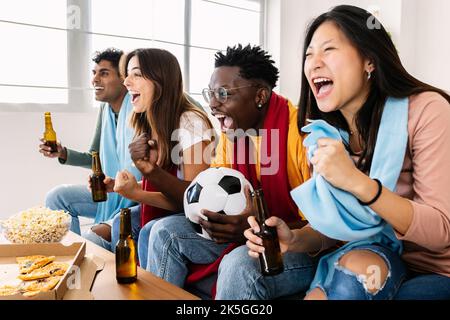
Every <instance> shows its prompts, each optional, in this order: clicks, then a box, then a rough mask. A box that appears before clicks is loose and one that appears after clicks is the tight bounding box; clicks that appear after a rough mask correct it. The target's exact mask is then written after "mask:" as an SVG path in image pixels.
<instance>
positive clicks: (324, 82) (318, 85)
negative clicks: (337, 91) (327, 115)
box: [312, 77, 333, 99]
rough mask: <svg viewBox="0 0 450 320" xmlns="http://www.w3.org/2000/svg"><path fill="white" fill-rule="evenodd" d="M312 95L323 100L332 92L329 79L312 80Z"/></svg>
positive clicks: (331, 84) (331, 82)
mask: <svg viewBox="0 0 450 320" xmlns="http://www.w3.org/2000/svg"><path fill="white" fill-rule="evenodd" d="M312 82H313V84H314V89H315V90H314V91H315V92H314V93H315V95H316V98H317V99H323V98H325V97H326V96H328V95H329V94H330V93H331V91H333V80H331V79H329V78H324V77H320V78H313V79H312Z"/></svg>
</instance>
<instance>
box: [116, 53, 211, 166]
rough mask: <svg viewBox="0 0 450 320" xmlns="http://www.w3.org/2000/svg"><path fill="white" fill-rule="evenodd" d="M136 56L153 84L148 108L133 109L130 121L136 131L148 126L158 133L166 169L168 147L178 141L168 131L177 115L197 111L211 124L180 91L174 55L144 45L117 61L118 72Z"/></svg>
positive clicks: (149, 130)
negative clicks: (153, 88)
mask: <svg viewBox="0 0 450 320" xmlns="http://www.w3.org/2000/svg"><path fill="white" fill-rule="evenodd" d="M134 56H136V57H137V59H138V61H139V66H140V69H141V72H142V76H143V77H144V78H146V79H149V80H151V81H152V82H153V83H154V85H155V93H154V96H153V101H152V104H151V106H149V108H148V109H147V110H146V111H145V112H143V113H141V114H137V113H133V115H132V116H131V120H130V121H131V125H132V127H133V128H134V130H135V134H136V135H140V134H142V133H148V134H149V135H151V133H152V130H154V131H155V132H156V135H157V136H158V145H159V152H160V157H161V159H162V161H161V166H162V167H163V168H165V169H168V168H170V167H171V166H172V161H171V159H170V155H171V150H172V149H173V148H174V147H175V145H176V144H177V143H178V142H177V141H171V135H172V132H173V131H174V130H175V129H178V128H179V126H180V118H181V115H182V114H183V113H184V112H186V111H192V112H194V113H196V114H198V115H199V116H200V117H201V118H202V119H203V120H204V122H205V123H206V125H207V127H208V128H212V124H211V122H210V121H209V118H208V116H207V115H206V113H205V112H204V111H202V110H200V109H199V108H198V107H196V106H195V105H193V104H192V103H191V102H190V101H189V100H188V98H187V97H186V95H185V94H184V91H183V80H182V75H181V69H180V65H179V63H178V60H177V58H176V57H175V56H174V55H173V54H171V53H170V52H169V51H167V50H162V49H155V48H148V49H136V50H134V51H132V52H130V53H129V54H127V56H126V58H125V60H124V61H123V62H122V63H121V69H122V74H123V75H124V76H125V77H126V76H127V75H128V74H127V66H128V63H129V62H130V60H131V58H132V57H134Z"/></svg>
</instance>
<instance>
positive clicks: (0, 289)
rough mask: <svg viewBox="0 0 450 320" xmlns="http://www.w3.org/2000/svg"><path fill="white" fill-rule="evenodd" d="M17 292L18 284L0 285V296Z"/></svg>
mask: <svg viewBox="0 0 450 320" xmlns="http://www.w3.org/2000/svg"><path fill="white" fill-rule="evenodd" d="M18 292H19V287H18V286H10V285H5V286H0V296H12V295H15V294H16V293H18Z"/></svg>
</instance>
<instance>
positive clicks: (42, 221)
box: [0, 207, 71, 244]
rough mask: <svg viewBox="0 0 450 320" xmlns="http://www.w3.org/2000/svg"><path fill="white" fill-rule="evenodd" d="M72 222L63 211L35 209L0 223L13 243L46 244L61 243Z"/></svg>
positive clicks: (6, 236)
mask: <svg viewBox="0 0 450 320" xmlns="http://www.w3.org/2000/svg"><path fill="white" fill-rule="evenodd" d="M70 222H71V217H70V215H69V214H68V213H67V212H65V211H63V210H50V209H48V208H45V207H34V208H30V209H27V210H24V211H21V212H19V213H18V214H16V215H14V216H12V217H10V218H9V219H7V220H4V221H0V227H1V228H2V232H3V236H4V237H5V238H6V239H7V240H9V241H11V242H12V243H26V244H28V243H46V242H59V241H61V239H62V238H63V237H64V236H65V234H66V233H67V231H69V228H70Z"/></svg>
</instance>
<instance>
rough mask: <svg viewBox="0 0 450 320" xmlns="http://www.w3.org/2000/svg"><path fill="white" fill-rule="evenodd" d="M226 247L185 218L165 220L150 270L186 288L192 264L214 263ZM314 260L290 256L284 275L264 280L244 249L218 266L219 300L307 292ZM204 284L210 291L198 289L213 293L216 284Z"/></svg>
mask: <svg viewBox="0 0 450 320" xmlns="http://www.w3.org/2000/svg"><path fill="white" fill-rule="evenodd" d="M227 246H228V244H217V243H216V242H214V241H211V240H207V239H205V238H203V237H201V236H199V235H198V234H197V233H196V232H195V230H194V228H193V227H192V225H191V224H190V223H189V221H188V220H187V219H186V217H185V216H184V215H175V216H170V217H166V218H164V219H161V220H159V221H157V222H156V223H155V224H154V225H153V227H152V232H151V233H150V240H149V251H148V262H147V270H148V271H151V272H152V273H154V274H155V275H157V276H158V277H160V278H163V279H164V280H166V281H168V282H171V283H173V284H175V285H177V286H179V287H183V286H184V283H185V280H186V277H187V275H188V267H187V265H188V264H189V263H195V264H209V263H212V262H214V261H215V260H216V259H217V258H218V257H219V256H220V255H221V253H222V252H223V250H225V248H226V247H227ZM315 260H316V259H314V258H311V257H309V256H307V255H305V254H292V255H290V254H289V255H288V256H287V257H286V258H285V263H286V264H285V265H286V272H284V274H282V275H279V276H276V277H265V278H263V277H261V273H260V271H259V270H260V269H259V262H258V260H256V259H252V258H251V257H249V256H248V254H247V248H246V247H245V246H241V247H239V248H236V249H235V250H233V251H232V252H231V253H229V254H228V255H226V256H225V257H224V259H223V260H222V262H221V264H220V266H219V274H218V280H217V294H216V298H217V299H264V298H272V297H278V296H282V295H287V294H290V293H297V292H298V291H301V290H306V289H307V288H308V287H309V284H310V282H311V280H312V278H313V276H314V271H315ZM281 280H284V283H281ZM205 281H207V282H205V283H204V284H208V285H209V286H210V287H209V288H204V287H203V288H197V289H198V290H199V291H200V292H202V293H204V294H205V293H206V292H211V290H210V289H211V286H212V284H213V283H214V281H208V279H205ZM208 289H209V290H208Z"/></svg>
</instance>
